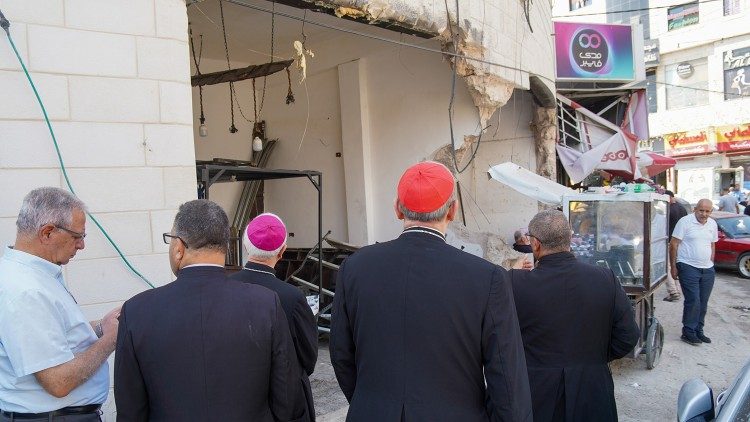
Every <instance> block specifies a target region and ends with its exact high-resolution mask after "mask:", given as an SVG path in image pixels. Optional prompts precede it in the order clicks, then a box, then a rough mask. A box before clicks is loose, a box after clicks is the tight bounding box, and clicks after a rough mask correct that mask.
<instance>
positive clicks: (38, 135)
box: [0, 121, 58, 168]
mask: <svg viewBox="0 0 750 422" xmlns="http://www.w3.org/2000/svg"><path fill="white" fill-rule="evenodd" d="M52 127H53V128H57V127H58V124H57V123H54V124H53V126H52ZM0 151H2V152H0V168H54V167H57V166H58V161H57V155H56V154H55V147H54V145H53V143H52V137H51V136H50V134H49V130H48V129H47V125H46V124H45V123H44V122H30V121H0Z"/></svg>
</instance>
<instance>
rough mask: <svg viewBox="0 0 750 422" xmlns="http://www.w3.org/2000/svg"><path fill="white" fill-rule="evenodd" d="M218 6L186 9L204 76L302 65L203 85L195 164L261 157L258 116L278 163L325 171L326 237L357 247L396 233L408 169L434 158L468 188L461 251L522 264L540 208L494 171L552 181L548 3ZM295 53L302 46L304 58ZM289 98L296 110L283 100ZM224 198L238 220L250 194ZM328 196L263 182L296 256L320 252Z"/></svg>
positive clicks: (197, 103)
mask: <svg viewBox="0 0 750 422" xmlns="http://www.w3.org/2000/svg"><path fill="white" fill-rule="evenodd" d="M222 7H223V10H221V8H220V5H219V4H218V3H217V2H210V1H204V2H198V3H194V4H192V5H190V6H189V7H188V16H189V20H190V24H191V29H192V34H193V42H194V46H195V50H196V53H198V54H196V58H197V57H198V56H200V62H199V66H198V67H199V69H196V64H197V61H196V60H193V62H192V72H193V74H196V73H197V70H200V72H201V73H203V74H205V73H210V72H217V71H221V70H226V69H228V68H232V69H237V68H242V67H246V66H248V65H258V64H263V63H267V62H270V61H271V57H270V56H271V52H272V51H273V56H274V58H273V60H274V61H280V60H288V59H295V65H292V66H290V69H291V76H290V77H288V76H287V75H285V72H283V71H282V72H278V73H276V74H273V75H271V76H268V77H266V78H265V79H264V78H256V79H255V80H254V82H253V81H252V80H245V81H242V82H235V83H234V84H233V85H234V90H233V92H231V93H230V87H229V86H228V84H222V85H212V86H204V87H203V88H202V90H201V89H199V88H197V87H194V88H193V105H194V107H193V109H194V122H195V125H194V135H195V150H196V158H197V159H199V160H211V159H213V158H232V159H239V160H251V158H252V157H253V156H252V151H251V147H252V139H253V122H254V121H256V113H257V121H263V122H264V123H265V138H266V139H269V140H270V139H274V140H277V142H276V144H275V146H274V150H273V153H272V154H271V155H270V158H269V160H268V163H267V166H268V167H270V168H277V169H313V170H319V171H322V173H323V180H324V183H323V185H324V188H323V199H324V204H323V232H324V233H325V232H327V231H328V230H330V231H331V234H330V237H331V238H334V239H337V240H341V241H344V242H348V243H351V244H354V245H367V244H371V243H374V242H382V241H386V240H389V239H392V238H394V237H395V236H397V235H398V233H399V232H400V227H401V226H400V222H398V221H397V220H396V219H395V217H394V214H393V201H394V198H395V186H396V184H397V182H398V177H399V176H400V174H401V172H402V171H403V170H404V169H405V168H406V167H407V166H409V165H410V164H413V163H415V162H418V161H421V160H437V161H440V162H442V163H444V164H445V165H447V166H448V167H449V168H451V169H452V170H453V171H454V173H455V174H456V176H457V179H458V180H459V186H460V196H461V197H460V200H461V202H462V205H463V213H462V215H461V216H460V217H459V219H458V221H456V222H455V223H454V224H453V225H452V227H451V233H450V234H449V239H450V241H451V242H452V243H453V244H455V245H456V246H459V247H463V248H464V249H465V250H468V251H470V252H472V253H475V254H477V255H480V256H484V257H486V258H488V259H491V260H493V261H495V262H497V263H501V264H502V263H505V264H507V263H508V259H509V258H514V257H516V256H517V255H516V254H515V252H512V250H511V249H510V247H509V245H510V244H511V243H512V235H513V232H514V231H515V230H516V229H518V228H521V227H524V226H525V225H526V224H527V222H528V221H529V220H530V219H531V217H532V216H533V215H534V214H535V212H536V210H537V203H536V201H534V200H531V199H529V198H527V197H525V196H522V195H520V194H518V193H516V192H515V191H513V190H511V189H510V188H507V187H506V186H503V185H501V184H499V183H497V182H495V181H490V180H489V178H488V176H487V170H488V168H489V167H490V166H491V165H495V164H499V163H502V162H506V161H512V162H514V163H516V164H519V165H521V166H522V167H525V168H528V169H531V170H532V171H535V172H538V173H539V174H543V175H545V176H547V177H552V176H554V172H555V153H554V143H555V137H556V126H555V112H554V84H553V82H552V81H553V75H554V64H553V39H552V36H551V33H552V24H551V7H552V6H551V4H550V3H548V2H546V1H542V2H536V3H533V4H531V3H526V2H523V1H518V0H488V1H470V2H469V1H465V2H464V1H462V2H460V4H459V9H458V10H456V2H447V10H446V3H445V2H440V1H427V0H424V1H372V2H362V1H323V2H316V3H315V4H314V5H313V4H310V3H306V2H304V1H282V2H277V3H272V2H266V1H255V2H251V1H244V0H243V1H242V2H240V1H230V2H225V3H224V4H223V5H222ZM222 12H223V19H222ZM224 32H225V33H226V36H227V38H226V39H227V43H226V48H225V44H224V39H223V33H224ZM295 42H298V43H299V44H298V47H299V46H300V44H302V43H304V48H303V49H301V50H302V52H303V56H301V55H300V54H299V52H297V51H295V48H294V43H295ZM201 44H202V53H200V50H201V47H200V45H201ZM308 53H312V55H311V54H308ZM301 57H304V61H305V69H304V77H305V79H304V82H301V83H300V80H301V79H302V77H303V76H302V72H301V71H300V70H299V69H298V68H297V66H296V64H298V63H299V61H300V58H301ZM454 72H455V75H454ZM201 91H202V92H201ZM290 93H292V94H293V97H294V99H295V100H294V102H292V103H289V104H287V101H285V98H287V96H288V95H289V94H290ZM230 95H231V96H232V97H233V99H230ZM201 97H202V107H201ZM230 101H231V102H230ZM230 104H234V110H233V113H234V119H233V120H232V119H231V113H232V110H230ZM449 108H450V110H451V113H450V115H451V116H452V117H449ZM201 109H202V110H203V113H204V114H203V115H204V117H205V127H206V129H207V130H206V132H207V136H201V134H200V128H199V123H200V116H201ZM232 125H234V127H235V128H236V129H238V131H237V132H236V133H230V131H229V128H230V126H232ZM451 130H452V133H451ZM453 152H455V157H454V154H453ZM236 185H239V184H236ZM212 189H215V190H212V192H211V198H212V199H214V200H216V201H218V202H219V203H221V204H222V206H224V207H225V209H227V210H228V211H229V212H230V213H231V212H233V210H234V209H235V208H236V207H237V201H238V199H239V196H240V193H239V192H240V189H241V187H240V186H233V185H232V184H227V185H223V186H218V185H216V187H215V188H212ZM316 195H317V193H316V192H315V190H314V189H310V187H309V182H307V181H305V180H302V181H297V182H289V181H269V182H265V189H264V195H263V203H264V204H263V209H265V210H267V211H273V212H276V213H278V214H280V215H281V216H282V217H283V218H284V219H285V220H286V221H287V223H288V225H289V227H290V231H291V232H293V233H294V237H293V238H290V246H292V247H311V246H312V245H314V244H315V242H316V233H315V231H314V230H313V228H314V227H315V224H316V222H317V214H316V212H317V208H316V199H317V198H316Z"/></svg>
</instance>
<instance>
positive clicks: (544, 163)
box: [529, 106, 557, 210]
mask: <svg viewBox="0 0 750 422" xmlns="http://www.w3.org/2000/svg"><path fill="white" fill-rule="evenodd" d="M529 127H530V129H531V133H533V134H534V147H535V148H534V150H535V151H536V174H538V175H540V176H543V177H546V178H547V179H550V180H556V178H557V162H556V160H555V157H556V155H555V144H556V143H557V109H555V108H548V107H539V106H535V107H534V117H533V120H532V121H531V123H530V124H529ZM546 208H553V207H552V206H549V205H545V204H543V203H541V202H540V203H539V209H540V210H541V209H546Z"/></svg>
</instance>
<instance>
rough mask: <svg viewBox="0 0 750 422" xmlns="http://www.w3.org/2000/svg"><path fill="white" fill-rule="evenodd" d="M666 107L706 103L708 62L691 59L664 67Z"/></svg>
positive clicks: (671, 108) (672, 108) (692, 105)
mask: <svg viewBox="0 0 750 422" xmlns="http://www.w3.org/2000/svg"><path fill="white" fill-rule="evenodd" d="M664 75H665V79H666V81H665V82H666V91H667V109H669V110H674V109H679V108H686V107H695V106H700V105H705V104H708V62H707V60H706V59H700V60H692V61H689V62H682V63H677V64H673V65H668V66H666V67H665V69H664Z"/></svg>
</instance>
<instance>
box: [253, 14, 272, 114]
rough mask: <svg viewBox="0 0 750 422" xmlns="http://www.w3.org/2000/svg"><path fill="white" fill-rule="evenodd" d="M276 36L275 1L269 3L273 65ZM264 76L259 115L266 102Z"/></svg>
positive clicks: (264, 78)
mask: <svg viewBox="0 0 750 422" xmlns="http://www.w3.org/2000/svg"><path fill="white" fill-rule="evenodd" d="M275 36H276V0H274V1H273V3H271V63H273V59H274V56H273V47H274V38H275ZM266 78H267V77H266V76H264V77H263V94H262V95H261V97H260V107H259V108H258V113H259V114H260V113H261V112H263V104H264V103H265V101H266ZM255 120H256V121H257V120H258V118H257V117H256V118H255Z"/></svg>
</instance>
